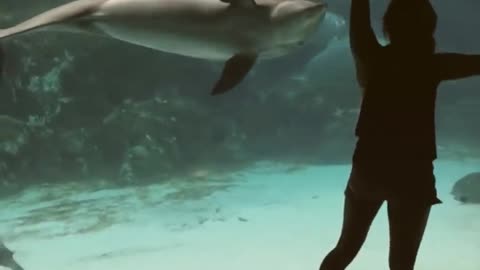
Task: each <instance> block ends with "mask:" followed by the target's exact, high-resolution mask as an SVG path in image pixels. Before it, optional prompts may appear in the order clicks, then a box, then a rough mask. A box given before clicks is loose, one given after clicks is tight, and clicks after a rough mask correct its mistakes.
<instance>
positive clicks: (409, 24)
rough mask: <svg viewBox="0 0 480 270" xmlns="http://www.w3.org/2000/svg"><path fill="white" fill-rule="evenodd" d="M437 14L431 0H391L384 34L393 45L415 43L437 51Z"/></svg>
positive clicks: (384, 25) (384, 19)
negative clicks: (435, 36)
mask: <svg viewBox="0 0 480 270" xmlns="http://www.w3.org/2000/svg"><path fill="white" fill-rule="evenodd" d="M436 27H437V14H436V12H435V10H434V8H433V6H432V4H431V3H430V1H429V0H391V2H390V4H389V6H388V8H387V11H386V13H385V15H384V17H383V32H384V34H385V36H386V37H387V38H388V39H389V40H390V42H392V43H412V42H413V43H415V44H417V45H418V46H428V47H429V48H431V49H432V50H434V49H435V38H434V35H435V30H436Z"/></svg>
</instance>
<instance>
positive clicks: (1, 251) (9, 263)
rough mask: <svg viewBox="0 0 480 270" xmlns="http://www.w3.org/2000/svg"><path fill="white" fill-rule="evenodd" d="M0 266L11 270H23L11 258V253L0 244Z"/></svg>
mask: <svg viewBox="0 0 480 270" xmlns="http://www.w3.org/2000/svg"><path fill="white" fill-rule="evenodd" d="M0 265H1V266H5V267H8V268H10V269H11V270H23V268H22V267H21V266H20V265H19V264H18V263H17V262H16V261H15V259H14V258H13V252H12V251H11V250H10V249H8V248H7V247H6V246H5V245H4V244H3V243H2V242H0Z"/></svg>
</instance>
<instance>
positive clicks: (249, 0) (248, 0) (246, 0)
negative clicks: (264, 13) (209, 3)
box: [220, 0, 257, 8]
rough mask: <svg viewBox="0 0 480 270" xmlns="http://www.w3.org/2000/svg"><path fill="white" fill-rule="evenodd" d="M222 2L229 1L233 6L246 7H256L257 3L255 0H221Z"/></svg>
mask: <svg viewBox="0 0 480 270" xmlns="http://www.w3.org/2000/svg"><path fill="white" fill-rule="evenodd" d="M220 1H221V2H224V3H228V4H230V5H232V6H238V7H246V8H251V7H256V6H257V3H256V2H255V0H220Z"/></svg>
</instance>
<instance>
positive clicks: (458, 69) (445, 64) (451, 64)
mask: <svg viewBox="0 0 480 270" xmlns="http://www.w3.org/2000/svg"><path fill="white" fill-rule="evenodd" d="M435 57H436V60H437V61H435V64H436V65H435V66H436V69H437V74H438V76H439V80H440V81H445V80H456V79H463V78H466V77H470V76H475V75H480V55H474V54H459V53H438V54H436V55H435Z"/></svg>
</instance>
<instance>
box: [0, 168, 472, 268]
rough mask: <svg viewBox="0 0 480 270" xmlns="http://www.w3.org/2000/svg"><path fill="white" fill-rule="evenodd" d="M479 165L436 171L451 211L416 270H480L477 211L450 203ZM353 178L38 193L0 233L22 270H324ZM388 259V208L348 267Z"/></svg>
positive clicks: (9, 205)
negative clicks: (453, 191) (456, 189)
mask: <svg viewBox="0 0 480 270" xmlns="http://www.w3.org/2000/svg"><path fill="white" fill-rule="evenodd" d="M479 164H480V161H478V160H466V161H465V160H464V161H442V160H440V161H437V162H436V175H437V189H438V192H439V196H440V198H441V199H442V200H443V202H444V203H443V204H441V205H437V206H435V207H434V208H433V210H432V214H431V219H430V223H429V225H428V228H427V232H426V235H425V239H424V241H423V243H422V247H421V250H420V254H419V257H418V260H417V268H416V269H417V270H430V269H435V270H451V269H462V270H478V269H480V257H479V256H478V255H479V254H480V205H462V204H459V203H458V202H456V201H454V200H453V198H452V197H451V195H450V194H449V192H450V189H451V187H452V185H453V183H454V182H455V181H456V180H458V179H459V178H460V177H462V176H464V175H465V174H467V173H470V172H473V171H476V170H478V169H479V166H478V165H479ZM349 170H350V167H349V166H324V167H314V166H311V167H297V168H285V167H281V166H272V165H265V166H259V167H256V168H254V169H250V170H248V171H245V172H241V173H237V174H236V175H235V177H234V178H235V180H234V181H233V182H231V179H230V180H229V181H222V180H218V179H217V180H215V181H213V180H212V181H205V180H203V181H197V182H194V183H195V184H188V185H187V184H179V183H175V184H172V183H163V184H158V185H151V186H144V187H129V188H117V189H98V188H95V189H88V188H85V187H75V186H71V185H70V186H67V187H64V186H42V187H36V188H31V189H30V190H26V191H25V192H23V193H22V194H20V195H18V196H15V197H12V198H8V199H5V200H3V201H0V207H1V209H2V211H1V212H0V221H1V222H0V236H1V237H2V238H4V240H5V242H6V244H7V245H8V246H9V247H10V248H11V249H13V250H15V251H16V252H17V253H16V259H17V260H18V261H19V262H20V264H21V265H22V266H24V268H25V269H26V270H67V269H68V270H80V269H81V270H90V269H91V270H110V269H112V270H113V269H115V270H158V269H162V270H165V269H171V270H193V269H195V270H198V269H205V270H216V269H219V270H220V269H222V270H225V269H229V270H237V269H242V270H244V269H249V270H257V269H258V270H260V269H262V270H294V269H295V270H300V269H303V270H316V269H318V266H319V263H320V261H321V260H322V259H323V257H324V256H325V255H326V253H327V252H328V251H329V250H330V249H331V248H332V247H333V245H334V244H335V243H336V241H337V238H338V236H339V232H340V226H341V221H342V220H341V218H342V207H343V205H342V204H343V189H344V186H345V183H346V180H347V177H348V174H349ZM231 183H234V185H231ZM387 262H388V223H387V218H386V211H385V207H383V208H382V210H381V212H380V214H379V215H378V217H377V219H376V220H375V222H374V224H373V225H372V228H371V232H370V234H369V237H368V239H367V241H366V243H365V245H364V247H363V248H362V250H361V251H360V254H359V255H358V257H357V258H356V260H355V261H354V262H353V263H352V265H351V266H350V267H349V270H361V269H368V270H377V269H378V270H380V269H388V264H387ZM0 269H1V267H0Z"/></svg>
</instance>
